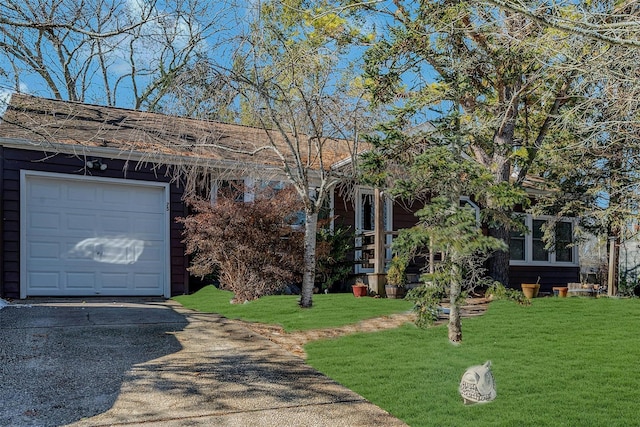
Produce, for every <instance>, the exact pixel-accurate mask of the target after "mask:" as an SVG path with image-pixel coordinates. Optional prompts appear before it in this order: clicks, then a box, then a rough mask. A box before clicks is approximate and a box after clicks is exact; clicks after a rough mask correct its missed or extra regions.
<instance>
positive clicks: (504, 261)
mask: <svg viewBox="0 0 640 427" xmlns="http://www.w3.org/2000/svg"><path fill="white" fill-rule="evenodd" d="M489 236H491V237H495V238H496V239H500V240H502V241H503V242H505V243H506V244H507V246H509V240H510V239H509V237H510V235H509V229H508V228H507V227H506V226H504V225H498V226H496V227H490V228H489ZM489 275H490V276H491V278H492V279H493V280H497V281H498V282H500V283H502V284H503V285H504V286H509V252H508V251H496V252H494V253H493V256H492V257H491V258H490V259H489Z"/></svg>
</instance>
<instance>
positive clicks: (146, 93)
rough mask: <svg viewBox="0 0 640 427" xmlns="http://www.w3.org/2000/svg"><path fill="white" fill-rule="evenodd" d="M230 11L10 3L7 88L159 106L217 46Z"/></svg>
mask: <svg viewBox="0 0 640 427" xmlns="http://www.w3.org/2000/svg"><path fill="white" fill-rule="evenodd" d="M224 10H225V8H224V7H222V6H221V5H220V4H219V3H215V4H214V3H211V2H196V1H192V0H171V1H166V2H160V1H157V0H152V1H128V0H80V1H78V0H60V1H53V2H52V1H46V0H19V1H18V0H7V1H4V2H2V3H1V4H0V58H1V60H0V64H3V65H2V66H0V87H2V86H3V87H5V88H6V89H11V90H15V91H18V92H20V91H24V90H25V88H27V89H28V91H29V92H32V93H39V94H40V95H45V96H51V97H54V98H56V99H64V100H70V101H81V102H94V103H98V104H106V105H120V106H128V107H133V108H136V109H139V108H146V109H151V110H152V109H154V108H155V107H156V105H157V104H158V102H159V100H161V99H162V97H163V96H164V95H165V93H166V92H167V89H168V87H169V86H170V85H171V83H172V81H173V79H174V78H175V76H176V75H177V74H178V73H179V72H181V71H182V70H183V69H184V68H185V67H187V66H189V65H190V64H192V63H194V62H195V60H196V58H197V57H198V56H199V55H202V54H204V53H206V52H209V51H211V50H214V49H215V44H216V43H217V41H216V39H215V37H214V35H215V34H216V33H217V34H221V33H222V30H223V25H224V19H223V16H222V15H223V14H224V13H225V12H224Z"/></svg>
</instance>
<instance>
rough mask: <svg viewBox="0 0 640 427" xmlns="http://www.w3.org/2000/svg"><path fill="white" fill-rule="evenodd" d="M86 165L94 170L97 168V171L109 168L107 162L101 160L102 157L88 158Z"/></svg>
mask: <svg viewBox="0 0 640 427" xmlns="http://www.w3.org/2000/svg"><path fill="white" fill-rule="evenodd" d="M86 165H87V168H89V169H93V170H96V171H104V170H107V164H106V163H102V160H100V159H91V160H87V163H86Z"/></svg>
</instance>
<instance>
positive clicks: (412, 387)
mask: <svg viewBox="0 0 640 427" xmlns="http://www.w3.org/2000/svg"><path fill="white" fill-rule="evenodd" d="M463 334H464V342H463V344H462V345H461V346H458V347H455V346H452V345H450V344H449V343H448V341H447V332H446V327H434V328H430V329H427V330H419V329H417V328H415V327H414V326H413V325H406V326H404V327H402V328H399V329H395V330H389V331H384V332H378V333H370V334H357V335H352V336H347V337H343V338H339V339H334V340H327V341H317V342H313V343H310V344H308V345H307V346H306V350H307V353H308V355H309V357H308V360H307V362H308V363H309V364H310V365H312V366H314V367H315V368H317V369H319V370H320V371H322V372H324V373H325V374H327V375H329V376H330V377H332V378H334V379H336V380H337V381H339V382H340V383H342V384H344V385H345V386H347V387H349V388H351V389H352V390H354V391H356V392H358V393H360V394H361V395H362V396H364V397H366V398H367V399H369V400H370V401H372V402H374V403H375V404H377V405H379V406H380V407H382V408H384V409H386V410H388V411H389V412H391V413H392V414H393V415H395V416H397V417H399V418H401V419H402V420H404V421H405V422H407V423H408V424H409V425H411V426H414V427H415V426H630V425H640V418H639V417H638V404H639V402H640V370H639V369H638V357H639V356H640V300H637V299H587V298H561V299H558V298H541V299H536V300H534V301H533V304H532V306H530V307H521V306H517V305H515V304H513V303H509V302H494V303H492V304H491V306H490V308H489V310H488V312H487V313H486V314H485V315H484V316H481V317H478V318H473V319H464V320H463ZM486 360H491V361H492V362H493V372H494V376H495V379H496V387H497V391H498V397H497V399H496V400H495V401H494V402H491V403H488V404H485V405H476V406H464V405H463V404H462V399H461V398H460V396H459V394H458V390H457V388H458V384H459V382H460V378H461V376H462V374H463V372H464V371H465V369H466V368H467V367H469V366H471V365H477V364H481V363H484V362H485V361H486Z"/></svg>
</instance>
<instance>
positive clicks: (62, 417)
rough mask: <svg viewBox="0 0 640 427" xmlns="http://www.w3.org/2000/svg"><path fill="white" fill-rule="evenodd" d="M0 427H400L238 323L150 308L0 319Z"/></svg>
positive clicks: (162, 304)
mask: <svg viewBox="0 0 640 427" xmlns="http://www.w3.org/2000/svg"><path fill="white" fill-rule="evenodd" d="M0 374H1V377H0V425H7V426H58V425H74V426H100V425H139V424H144V425H150V426H152V425H162V426H196V425H206V426H247V425H252V426H380V425H384V426H403V425H405V424H404V423H402V422H401V421H399V420H397V419H396V418H394V417H391V416H390V415H389V414H387V413H386V412H385V411H383V410H381V409H380V408H378V407H377V406H375V405H373V404H371V403H369V402H367V401H366V400H365V399H363V398H362V397H361V396H359V395H357V394H356V393H354V392H352V391H350V390H348V389H346V388H344V387H342V386H340V385H339V384H337V383H336V382H334V381H332V380H331V379H329V378H327V377H325V376H324V375H322V374H320V373H319V372H317V371H315V370H314V369H312V368H311V367H309V366H307V365H305V364H304V362H303V361H302V359H300V358H298V357H295V356H294V355H292V354H290V353H288V352H286V351H285V350H283V349H282V348H281V347H279V346H278V345H276V344H274V343H272V342H271V341H269V340H267V339H265V338H264V337H262V336H260V335H257V334H255V333H254V332H251V331H249V330H248V329H246V328H244V327H242V326H241V325H239V324H238V323H236V322H233V321H230V320H227V319H224V318H222V317H220V316H217V315H214V314H203V313H197V312H193V311H190V310H186V309H184V308H182V307H181V306H180V305H179V304H177V303H175V302H173V301H165V300H153V299H113V298H112V299H104V298H102V299H85V300H81V299H34V300H26V301H23V302H16V303H13V304H11V305H9V306H8V307H5V308H4V309H1V310H0Z"/></svg>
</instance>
